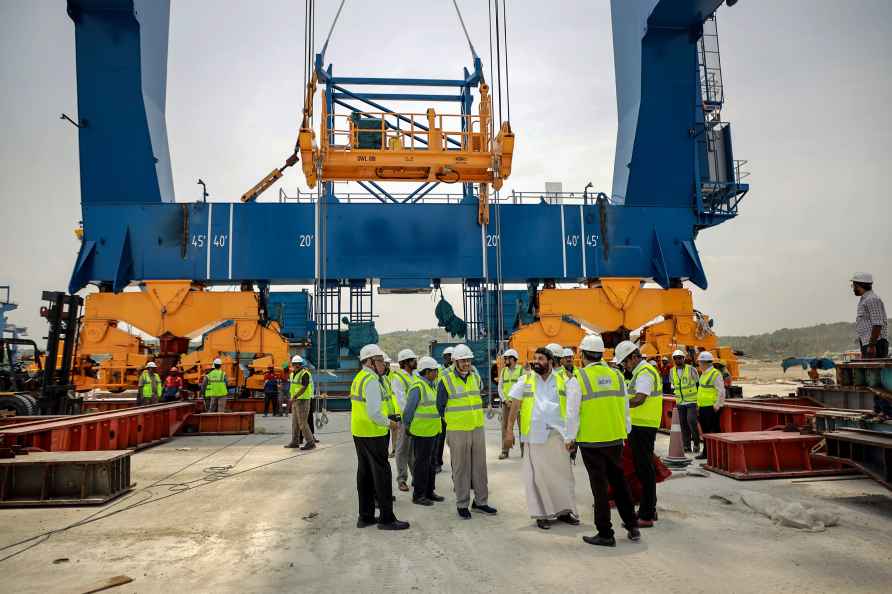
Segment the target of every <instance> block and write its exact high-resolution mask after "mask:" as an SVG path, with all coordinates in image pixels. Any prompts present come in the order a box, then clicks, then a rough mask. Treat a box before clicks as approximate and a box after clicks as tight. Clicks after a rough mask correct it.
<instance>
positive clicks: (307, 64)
mask: <svg viewBox="0 0 892 594" xmlns="http://www.w3.org/2000/svg"><path fill="white" fill-rule="evenodd" d="M345 2H346V0H341V4H340V6H339V7H338V12H337V14H335V18H334V21H332V23H331V28H329V30H328V36H327V37H326V38H325V45H324V46H323V48H322V54H323V55H325V50H326V49H327V48H328V42H329V40H331V34H332V32H334V28H335V24H337V22H338V17H340V16H341V10H342V9H343V8H344V3H345ZM315 12H316V7H315V2H314V1H313V0H306V2H305V4H304V33H305V35H306V43H305V45H304V49H305V51H306V52H307V53H306V55H305V56H304V57H305V58H306V60H305V61H304V82H305V83H307V84H308V86H309V83H308V78H307V76H308V73H310V72H311V69H312V64H313V57H312V52H313V49H314V42H313V36H314V35H315V25H314V21H315ZM314 77H315V73H314V74H312V75H310V79H309V80H315V78H314ZM314 86H315V85H314ZM312 116H313V111H312V106H311V107H310V109H309V112H308V111H307V108H306V107H305V108H304V117H303V123H304V124H305V123H306V122H307V118H312ZM297 153H298V145H297V144H295V146H294V151H293V152H292V153H291V155H289V156H288V158H287V159H285V164H284V165H282V166H281V167H277V168H275V169H273V170H272V171H270V172H269V173H268V174H266V176H265V177H263V179H261V180H260V181H259V182H257V183H256V184H254V186H253V187H252V188H251V189H250V190H248V191H247V192H245V193H244V194H242V198H241V201H242V202H253V201H255V200H257V198H258V197H259V196H260V195H261V194H263V193H264V192H265V191H266V190H268V189H269V188H270V187H272V186H273V184H275V183H276V182H277V181H279V179H281V178H282V176H283V175H284V174H285V170H286V169H288V168H289V167H292V166H294V165H295V164H296V163H297V162H298V160H299V159H298V156H297Z"/></svg>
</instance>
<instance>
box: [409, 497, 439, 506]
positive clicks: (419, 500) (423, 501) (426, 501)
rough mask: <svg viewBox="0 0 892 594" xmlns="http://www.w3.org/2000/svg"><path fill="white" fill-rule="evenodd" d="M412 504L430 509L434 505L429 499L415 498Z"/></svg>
mask: <svg viewBox="0 0 892 594" xmlns="http://www.w3.org/2000/svg"><path fill="white" fill-rule="evenodd" d="M412 503H414V504H415V505H424V506H426V507H430V506H432V505H433V504H434V502H433V501H431V500H430V499H428V498H427V497H413V498H412Z"/></svg>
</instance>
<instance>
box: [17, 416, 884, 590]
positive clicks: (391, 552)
mask: <svg viewBox="0 0 892 594" xmlns="http://www.w3.org/2000/svg"><path fill="white" fill-rule="evenodd" d="M257 421H258V430H259V431H262V432H265V433H258V434H254V435H249V436H201V437H181V438H177V439H174V440H173V441H171V442H168V443H166V444H163V445H161V446H158V447H155V448H151V449H148V450H145V451H142V452H139V453H136V454H135V455H134V456H133V460H132V468H133V479H134V480H135V481H136V482H137V483H138V485H137V488H136V490H135V491H134V492H133V493H132V494H130V495H128V496H126V497H124V498H122V499H119V500H118V501H117V502H115V503H113V504H110V505H108V506H105V507H103V508H64V509H44V510H37V509H18V510H12V509H7V510H0V547H7V548H4V549H3V551H2V553H0V555H2V556H6V555H9V554H10V553H13V552H15V551H17V550H22V549H23V548H24V547H23V546H19V547H12V548H9V547H8V545H10V544H11V543H15V542H17V541H19V540H22V539H26V538H28V537H31V536H34V535H37V534H40V533H42V532H44V531H47V530H57V529H60V528H63V527H65V526H66V525H70V524H73V523H75V522H79V521H82V520H85V519H87V518H90V517H94V518H103V517H104V519H99V520H98V521H93V522H92V523H87V524H83V525H80V526H78V527H73V528H71V529H69V530H67V531H64V532H59V533H56V534H55V535H53V536H52V537H51V538H49V539H48V540H41V541H35V542H38V544H37V545H36V546H34V547H33V548H31V549H29V550H25V551H24V552H23V553H21V554H19V555H17V556H14V557H12V558H9V559H6V560H5V561H2V562H0V575H2V580H0V584H2V585H0V591H3V592H42V593H45V592H84V591H87V590H89V589H90V587H91V586H93V585H94V584H96V583H97V582H99V581H101V580H103V579H106V578H109V577H111V576H116V575H127V576H130V577H132V578H133V580H134V581H133V582H132V583H130V584H128V585H125V586H122V587H119V588H116V589H115V590H112V591H114V592H165V593H169V592H309V591H312V592H346V591H350V592H410V591H415V592H464V593H469V592H514V593H516V592H536V593H538V594H541V593H544V592H552V591H562V592H592V591H595V590H598V591H603V592H637V593H641V592H656V591H660V592H666V593H670V592H683V593H685V594H689V593H691V592H716V591H724V592H759V593H762V592H881V591H888V590H887V588H888V585H889V583H890V582H889V580H890V579H892V497H890V494H889V493H888V492H887V491H886V490H885V489H883V488H881V487H879V486H877V485H876V484H875V483H873V482H872V481H870V480H867V479H861V478H858V479H855V480H843V481H833V482H831V481H818V482H805V483H793V482H792V481H791V480H789V479H780V480H774V481H759V482H749V483H741V482H736V481H733V480H731V479H728V478H725V477H721V476H718V475H710V476H709V477H708V478H697V477H692V476H683V475H678V476H674V477H672V478H671V479H669V480H668V481H666V482H665V483H663V484H661V485H660V486H659V488H658V496H659V505H658V509H659V513H660V521H659V522H658V524H657V526H656V527H655V528H653V529H648V530H644V531H643V532H644V536H643V539H642V542H640V543H637V544H636V543H632V542H629V541H628V540H625V539H624V538H622V539H620V540H619V544H618V546H617V548H616V549H606V550H605V549H600V548H595V547H591V546H589V545H587V544H585V543H583V542H582V540H581V536H582V535H583V534H587V533H592V526H591V524H592V510H591V503H592V497H591V493H590V491H589V488H588V483H587V480H586V474H585V470H584V468H583V467H582V465H581V464H580V465H579V466H577V467H576V468H575V476H576V496H577V502H578V505H579V509H580V512H581V515H582V520H583V522H582V525H581V526H578V527H571V526H566V525H560V526H555V527H554V528H553V529H552V530H550V531H549V532H543V531H541V530H538V529H537V528H535V525H534V524H533V522H532V521H531V520H530V519H529V518H528V517H527V514H526V509H525V504H524V494H523V487H522V484H521V480H520V460H519V458H517V457H516V454H514V455H513V456H512V458H511V459H509V460H508V461H498V460H497V459H496V456H497V454H498V448H497V443H498V434H497V431H496V430H495V421H494V420H493V421H490V426H489V430H488V447H489V449H488V460H489V482H490V492H491V496H490V502H491V503H492V504H493V505H495V506H496V507H498V508H499V514H498V516H495V517H482V516H480V515H475V516H474V518H473V520H471V521H462V520H460V519H459V518H458V517H457V516H456V514H455V508H454V505H453V499H452V496H451V495H452V493H451V491H452V489H451V487H452V484H451V479H450V478H449V474H448V466H447V467H446V470H447V472H444V473H443V474H441V475H439V477H438V478H439V481H438V482H439V487H438V491H439V492H440V493H441V494H443V495H446V496H447V501H446V502H445V503H442V504H438V505H437V506H436V507H434V508H423V507H419V506H415V505H412V503H411V500H410V498H409V496H408V494H405V493H400V492H398V491H395V493H396V495H397V503H396V512H397V515H398V516H399V517H400V518H401V519H405V520H409V521H410V522H411V523H412V528H411V529H410V530H408V531H404V532H396V533H388V532H380V531H378V530H376V529H375V528H367V529H364V530H358V529H356V528H355V526H354V523H355V521H356V495H355V482H354V476H355V468H356V463H355V458H354V450H353V445H352V440H351V437H350V435H349V433H348V432H347V431H346V429H347V427H348V425H347V423H348V416H347V415H346V414H343V413H341V414H333V415H331V423H330V424H329V425H328V426H327V427H325V428H324V430H321V431H320V435H319V436H320V438H321V440H322V443H321V444H320V447H319V448H318V449H317V450H315V451H313V452H307V453H303V452H299V453H296V452H295V451H294V450H286V449H283V448H282V445H283V444H284V443H286V440H287V436H286V435H285V434H284V433H282V432H284V431H285V430H286V428H287V427H288V422H289V420H288V419H287V418H286V419H274V418H269V419H265V418H263V417H258V418H257ZM667 444H668V438H667V437H666V436H662V435H661V436H660V437H659V438H658V442H657V449H658V451H665V450H666V448H667V447H668V445H667ZM447 451H448V450H447ZM515 452H516V450H515ZM447 463H448V460H447ZM230 465H231V466H232V468H231V469H228V470H225V467H227V466H230ZM220 467H223V468H220ZM214 473H217V474H216V476H218V477H221V480H216V481H209V480H206V479H208V478H211V477H213V476H214ZM222 477H225V478H222ZM186 487H192V488H191V489H188V490H186ZM741 489H749V490H754V491H760V492H766V493H771V494H773V495H776V496H780V497H785V498H789V499H791V500H801V501H804V502H817V503H820V504H822V505H824V506H828V507H830V508H832V509H835V510H837V511H839V512H840V514H841V522H840V525H839V526H837V527H833V528H829V529H828V530H827V531H825V532H820V533H809V532H805V531H801V530H796V529H793V528H785V527H780V526H777V525H774V524H773V523H772V522H771V521H770V520H769V519H767V518H764V517H762V516H758V515H756V514H754V513H753V512H751V511H749V510H748V509H747V508H746V507H744V506H743V505H742V504H740V503H737V504H734V505H726V504H723V503H721V502H719V501H718V500H715V499H711V498H710V496H711V495H713V494H720V495H724V496H727V497H729V498H731V499H734V498H735V497H736V493H737V492H739V491H740V490H741ZM96 514H98V515H96ZM110 514H114V515H110ZM614 519H615V521H616V522H617V523H618V518H617V517H616V515H615V514H614ZM59 559H67V560H66V561H58V560H59Z"/></svg>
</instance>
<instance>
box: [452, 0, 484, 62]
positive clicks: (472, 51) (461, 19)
mask: <svg viewBox="0 0 892 594" xmlns="http://www.w3.org/2000/svg"><path fill="white" fill-rule="evenodd" d="M452 5H453V6H455V13H456V14H457V15H458V22H459V23H461V28H462V31H464V32H465V39H467V40H468V46H469V47H470V48H471V55H472V56H473V57H474V59H475V60H477V59H479V56H478V55H477V50H475V49H474V44H473V43H471V36H470V35H468V28H467V27H465V19H463V18H462V16H461V10H459V8H458V2H456V0H452Z"/></svg>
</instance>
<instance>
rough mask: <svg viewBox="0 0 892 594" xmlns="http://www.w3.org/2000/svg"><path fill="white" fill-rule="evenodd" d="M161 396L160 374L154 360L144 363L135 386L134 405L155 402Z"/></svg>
mask: <svg viewBox="0 0 892 594" xmlns="http://www.w3.org/2000/svg"><path fill="white" fill-rule="evenodd" d="M160 398H161V376H160V375H158V366H157V365H156V364H155V362H154V361H149V362H148V363H146V368H145V369H144V370H143V372H142V374H140V376H139V385H138V386H137V388H136V405H137V406H142V405H143V404H155V403H156V402H158V400H159V399H160Z"/></svg>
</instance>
